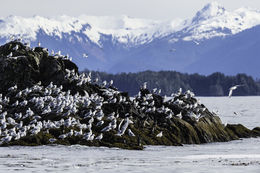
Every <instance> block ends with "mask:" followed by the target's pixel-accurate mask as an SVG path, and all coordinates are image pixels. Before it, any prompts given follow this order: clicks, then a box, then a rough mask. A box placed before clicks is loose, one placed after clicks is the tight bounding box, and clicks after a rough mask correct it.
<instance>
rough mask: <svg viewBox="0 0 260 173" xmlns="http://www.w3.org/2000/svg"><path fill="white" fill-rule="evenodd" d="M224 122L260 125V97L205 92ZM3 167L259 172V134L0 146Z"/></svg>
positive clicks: (5, 169)
mask: <svg viewBox="0 0 260 173" xmlns="http://www.w3.org/2000/svg"><path fill="white" fill-rule="evenodd" d="M199 99H200V100H201V102H202V103H204V104H205V105H206V106H207V107H208V108H209V109H210V110H214V111H215V112H217V113H218V114H219V116H220V117H221V119H222V121H223V123H241V124H244V125H245V126H246V127H248V128H253V127H256V126H260V97H232V98H227V97H200V98H199ZM0 172H35V173H38V172H87V173H90V172H104V173H106V172H107V173H114V172H135V173H139V172H140V173H143V172H149V173H150V172H153V173H154V172H155V173H156V172H160V173H165V172H171V173H172V172H174V173H179V172H180V173H182V172H194V173H195V172H200V173H204V172H205V173H209V172H216V173H219V172H222V173H224V172H228V173H230V172H231V173H237V172H241V173H242V172H243V173H244V172H255V173H259V172H260V138H250V139H241V140H236V141H231V142H225V143H210V144H203V145H184V146H182V147H166V146H146V148H145V149H144V150H143V151H129V150H122V149H117V148H104V147H102V148H98V147H86V146H79V145H75V146H38V147H19V146H15V147H0Z"/></svg>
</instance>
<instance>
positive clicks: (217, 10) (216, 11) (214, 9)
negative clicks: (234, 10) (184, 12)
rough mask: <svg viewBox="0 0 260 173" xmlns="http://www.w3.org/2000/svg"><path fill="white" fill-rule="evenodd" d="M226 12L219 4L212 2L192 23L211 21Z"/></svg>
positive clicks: (198, 13) (197, 14) (199, 12)
mask: <svg viewBox="0 0 260 173" xmlns="http://www.w3.org/2000/svg"><path fill="white" fill-rule="evenodd" d="M225 11H226V10H225V8H224V7H223V6H222V5H220V4H219V3H218V2H215V1H214V2H210V3H208V4H206V5H205V6H204V7H203V8H202V9H201V10H200V11H198V12H197V13H196V16H195V17H194V18H193V20H192V21H193V22H196V21H200V20H205V19H209V18H212V17H215V16H220V15H223V14H224V13H225Z"/></svg>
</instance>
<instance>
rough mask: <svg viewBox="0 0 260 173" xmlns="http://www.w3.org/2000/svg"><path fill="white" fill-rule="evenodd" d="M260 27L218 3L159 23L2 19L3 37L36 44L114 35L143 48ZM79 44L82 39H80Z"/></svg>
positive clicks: (257, 19) (252, 17) (259, 16)
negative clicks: (41, 38) (168, 39)
mask: <svg viewBox="0 0 260 173" xmlns="http://www.w3.org/2000/svg"><path fill="white" fill-rule="evenodd" d="M259 24H260V12H259V11H256V10H251V9H247V8H240V9H238V10H235V11H234V12H228V11H226V10H225V8H224V7H222V6H221V5H219V4H218V3H217V2H212V3H209V4H207V5H206V6H205V7H204V8H202V10H200V11H198V12H197V13H196V15H195V17H193V18H192V19H189V20H182V19H175V20H165V21H156V20H149V19H137V18H131V17H128V16H119V17H111V16H110V17H109V16H99V17H97V16H85V15H83V16H79V17H69V16H58V17H54V18H45V17H41V16H34V17H29V18H24V17H19V16H9V17H6V18H1V19H0V35H1V38H9V37H10V36H12V35H15V36H21V37H22V38H23V39H25V40H29V41H36V40H37V34H38V32H39V31H40V30H42V31H43V32H45V33H46V34H47V35H48V36H52V37H58V38H60V39H61V38H62V36H63V34H64V33H66V34H69V35H70V34H71V33H72V32H73V33H81V34H83V35H85V36H87V38H89V40H90V41H92V42H93V43H95V44H97V45H99V46H102V41H101V35H108V36H110V35H111V36H112V39H113V40H114V42H119V43H123V44H128V45H140V44H145V43H149V42H151V41H153V40H154V39H155V38H162V37H165V36H167V35H170V34H173V33H176V32H179V31H181V32H182V33H184V34H183V35H182V34H181V35H180V36H179V37H180V38H178V40H179V39H180V40H184V41H191V40H201V39H210V38H213V37H219V36H227V35H231V34H236V33H239V32H241V31H243V30H245V29H248V28H251V27H253V26H256V25H259ZM78 40H79V41H80V40H81V39H78Z"/></svg>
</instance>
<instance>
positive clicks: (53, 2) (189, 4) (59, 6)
mask: <svg viewBox="0 0 260 173" xmlns="http://www.w3.org/2000/svg"><path fill="white" fill-rule="evenodd" d="M215 1H216V2H218V3H219V4H221V5H223V6H224V7H225V8H226V9H227V10H229V11H232V10H235V9H238V8H240V7H251V8H253V9H257V10H260V0H215ZM209 2H211V0H1V6H0V16H1V17H6V16H9V15H18V16H24V17H31V16H34V15H40V16H45V17H52V16H57V15H69V16H76V17H77V16H80V15H83V14H85V15H94V16H119V15H127V16H130V17H135V18H148V19H158V20H161V19H175V18H183V19H184V18H185V19H187V18H191V17H193V16H194V15H195V13H196V12H197V11H198V10H200V9H201V8H202V7H203V6H204V5H206V4H207V3H209Z"/></svg>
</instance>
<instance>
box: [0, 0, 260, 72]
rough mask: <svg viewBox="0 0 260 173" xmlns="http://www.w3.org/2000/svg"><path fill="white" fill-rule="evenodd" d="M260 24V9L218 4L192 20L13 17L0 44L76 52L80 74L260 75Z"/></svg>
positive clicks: (0, 29) (2, 28) (3, 24)
mask: <svg viewBox="0 0 260 173" xmlns="http://www.w3.org/2000/svg"><path fill="white" fill-rule="evenodd" d="M259 24H260V12H259V11H256V10H252V9H248V8H240V9H238V10H235V11H233V12H229V11H227V10H225V8H224V7H222V6H221V5H219V4H218V3H216V2H213V3H210V4H207V5H206V6H205V7H204V8H202V10H200V11H198V12H197V13H196V15H195V16H194V17H193V18H191V19H187V20H182V19H173V20H164V21H155V20H148V19H137V18H131V17H128V16H119V17H108V16H103V17H100V16H99V17H96V16H80V17H77V18H76V17H69V16H59V17H55V18H45V17H40V16H34V17H30V18H24V17H19V16H9V17H6V18H1V19H0V42H1V43H4V42H6V41H8V40H9V39H10V38H11V37H12V38H13V37H15V38H18V37H20V38H22V39H23V40H24V41H25V42H30V43H31V45H34V46H35V45H36V44H37V42H41V45H42V46H44V47H48V48H49V49H53V50H54V51H58V50H61V52H62V53H63V54H67V53H70V56H72V57H73V61H74V62H75V63H76V64H77V65H78V66H79V67H80V70H83V69H85V68H88V69H90V70H100V71H106V72H112V73H117V72H136V71H143V70H177V71H182V72H197V73H202V74H209V73H212V72H215V71H220V72H224V73H226V74H236V73H248V74H250V75H253V76H254V77H259V76H260V72H257V68H255V66H256V65H257V63H258V65H259V57H258V56H259V55H260V52H259V48H258V47H259V46H260V37H259V34H260V26H258V25H259ZM50 51H51V50H50ZM84 53H87V54H88V58H87V59H86V58H84V57H83V56H82V55H83V54H84ZM249 60H250V61H249Z"/></svg>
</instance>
